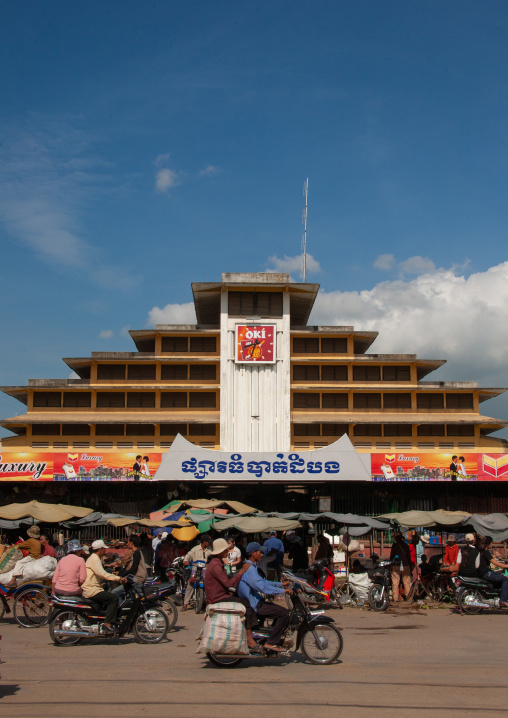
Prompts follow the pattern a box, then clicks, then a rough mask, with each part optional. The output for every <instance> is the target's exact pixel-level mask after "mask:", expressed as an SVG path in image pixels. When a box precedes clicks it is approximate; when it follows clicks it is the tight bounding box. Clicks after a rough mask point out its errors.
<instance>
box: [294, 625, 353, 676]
mask: <svg viewBox="0 0 508 718" xmlns="http://www.w3.org/2000/svg"><path fill="white" fill-rule="evenodd" d="M314 633H316V634H317V637H318V641H319V644H320V645H319V646H317V645H316V637H315V635H314ZM343 647H344V641H343V640H342V633H341V632H340V631H339V629H338V628H337V626H333V625H332V624H331V623H323V624H320V625H318V626H315V628H314V630H313V631H307V633H305V634H304V636H303V638H302V643H301V649H302V653H303V655H304V656H305V658H307V659H308V660H309V661H310V662H311V663H315V664H317V665H321V666H323V665H328V664H329V663H334V662H335V661H336V660H337V658H338V657H339V656H340V654H341V653H342V649H343Z"/></svg>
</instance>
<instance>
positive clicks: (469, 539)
mask: <svg viewBox="0 0 508 718" xmlns="http://www.w3.org/2000/svg"><path fill="white" fill-rule="evenodd" d="M466 541H475V537H474V534H466Z"/></svg>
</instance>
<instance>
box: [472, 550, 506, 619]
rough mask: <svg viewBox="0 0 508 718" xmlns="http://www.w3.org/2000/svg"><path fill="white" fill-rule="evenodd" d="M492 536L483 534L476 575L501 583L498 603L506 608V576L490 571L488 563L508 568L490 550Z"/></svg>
mask: <svg viewBox="0 0 508 718" xmlns="http://www.w3.org/2000/svg"><path fill="white" fill-rule="evenodd" d="M492 541H493V539H492V536H485V538H484V539H483V541H482V542H481V544H480V567H479V569H478V576H479V577H480V578H483V579H484V580H487V581H490V582H491V583H497V584H501V593H500V596H499V605H500V606H503V607H504V608H508V600H507V599H508V576H502V575H501V574H499V573H496V571H491V569H490V565H491V564H494V566H498V567H499V568H504V569H508V564H506V563H502V562H501V561H499V560H498V559H497V558H494V557H493V556H492V554H491V552H490V547H491V546H492Z"/></svg>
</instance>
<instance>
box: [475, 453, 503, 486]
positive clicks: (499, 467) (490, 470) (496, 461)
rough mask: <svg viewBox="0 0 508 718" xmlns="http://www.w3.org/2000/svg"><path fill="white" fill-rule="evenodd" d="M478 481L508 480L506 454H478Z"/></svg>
mask: <svg viewBox="0 0 508 718" xmlns="http://www.w3.org/2000/svg"><path fill="white" fill-rule="evenodd" d="M478 479H479V480H480V481H508V454H478Z"/></svg>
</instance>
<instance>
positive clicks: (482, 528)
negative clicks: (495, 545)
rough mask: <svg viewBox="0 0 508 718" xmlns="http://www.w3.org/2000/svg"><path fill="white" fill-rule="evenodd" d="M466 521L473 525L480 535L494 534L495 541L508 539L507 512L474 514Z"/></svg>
mask: <svg viewBox="0 0 508 718" xmlns="http://www.w3.org/2000/svg"><path fill="white" fill-rule="evenodd" d="M465 523H466V524H467V525H469V526H472V527H473V529H474V530H475V531H476V533H478V534H480V536H492V538H493V539H494V541H506V539H508V516H507V515H506V514H488V516H482V515H481V514H472V515H471V516H470V517H469V518H468V519H466V521H465Z"/></svg>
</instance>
